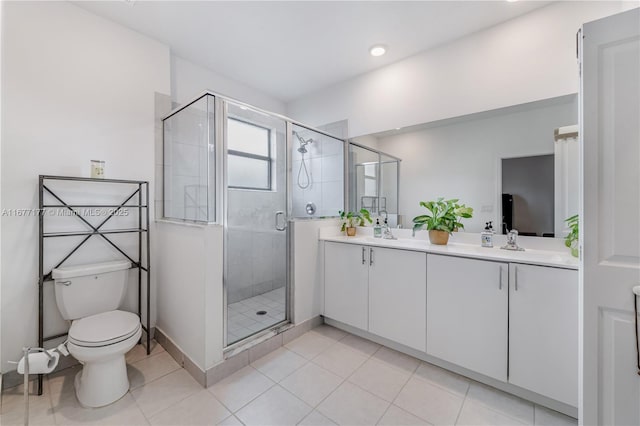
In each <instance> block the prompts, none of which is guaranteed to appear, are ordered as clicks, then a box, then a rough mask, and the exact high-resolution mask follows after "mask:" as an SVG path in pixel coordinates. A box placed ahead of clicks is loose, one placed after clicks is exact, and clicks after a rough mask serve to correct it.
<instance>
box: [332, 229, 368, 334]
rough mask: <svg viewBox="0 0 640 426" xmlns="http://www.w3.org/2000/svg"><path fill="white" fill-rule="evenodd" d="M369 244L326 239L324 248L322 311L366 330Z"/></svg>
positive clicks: (337, 319)
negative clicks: (345, 242) (366, 245)
mask: <svg viewBox="0 0 640 426" xmlns="http://www.w3.org/2000/svg"><path fill="white" fill-rule="evenodd" d="M368 256H369V255H368V248H367V247H363V246H358V245H355V244H342V243H331V242H326V243H325V248H324V281H325V284H324V314H325V316H327V317H329V318H333V319H334V320H336V321H340V322H343V323H345V324H348V325H351V326H353V327H357V328H360V329H363V330H366V329H367V327H368V321H369V315H368V309H369V303H368V301H369V282H368V280H369V258H368Z"/></svg>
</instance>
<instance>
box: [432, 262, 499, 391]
mask: <svg viewBox="0 0 640 426" xmlns="http://www.w3.org/2000/svg"><path fill="white" fill-rule="evenodd" d="M508 274H509V264H508V263H502V262H492V261H485V260H476V259H466V258H460V257H453V256H441V255H434V254H428V255H427V351H426V352H427V354H429V355H432V356H434V357H437V358H440V359H443V360H445V361H448V362H451V363H453V364H457V365H459V366H461V367H465V368H468V369H469V370H473V371H476V372H478V373H481V374H484V375H486V376H489V377H492V378H494V379H497V380H501V381H505V382H506V381H507V353H508V348H507V335H508V321H509V317H508V315H509V312H508V298H509V284H508V279H509V276H508Z"/></svg>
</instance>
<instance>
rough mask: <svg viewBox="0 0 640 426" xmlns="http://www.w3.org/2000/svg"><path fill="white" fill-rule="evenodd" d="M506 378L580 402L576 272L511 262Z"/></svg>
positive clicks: (557, 397)
mask: <svg viewBox="0 0 640 426" xmlns="http://www.w3.org/2000/svg"><path fill="white" fill-rule="evenodd" d="M510 275H511V277H510V280H509V281H510V289H509V292H510V296H509V382H510V383H513V384H514V385H517V386H520V387H523V388H525V389H529V390H531V391H533V392H537V393H539V394H542V395H545V396H548V397H549V398H553V399H556V400H558V401H561V402H564V403H566V404H569V405H571V406H574V407H577V406H578V271H571V270H567V269H558V268H548V267H542V266H531V265H518V264H511V265H510Z"/></svg>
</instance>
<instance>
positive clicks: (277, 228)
mask: <svg viewBox="0 0 640 426" xmlns="http://www.w3.org/2000/svg"><path fill="white" fill-rule="evenodd" d="M278 217H282V226H280V222H279V221H278ZM276 230H277V231H286V230H287V221H286V219H285V217H284V212H283V211H279V212H276Z"/></svg>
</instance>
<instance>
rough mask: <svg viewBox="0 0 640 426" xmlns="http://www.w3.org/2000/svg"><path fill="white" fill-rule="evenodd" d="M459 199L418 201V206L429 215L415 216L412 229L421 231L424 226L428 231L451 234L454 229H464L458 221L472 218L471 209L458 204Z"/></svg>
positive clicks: (441, 198)
mask: <svg viewBox="0 0 640 426" xmlns="http://www.w3.org/2000/svg"><path fill="white" fill-rule="evenodd" d="M458 201H459V199H457V198H452V199H450V200H445V199H444V198H443V197H440V198H438V199H437V200H435V201H420V206H422V207H424V208H426V209H427V210H428V211H429V212H430V213H431V214H425V215H420V216H416V217H414V218H413V229H414V230H417V229H421V228H423V227H425V226H426V228H427V229H428V230H438V231H445V232H448V233H452V232H453V231H454V230H455V229H464V225H463V224H462V223H461V222H460V219H461V218H463V219H469V218H471V217H472V216H473V208H471V207H467V206H465V205H464V204H458Z"/></svg>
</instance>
